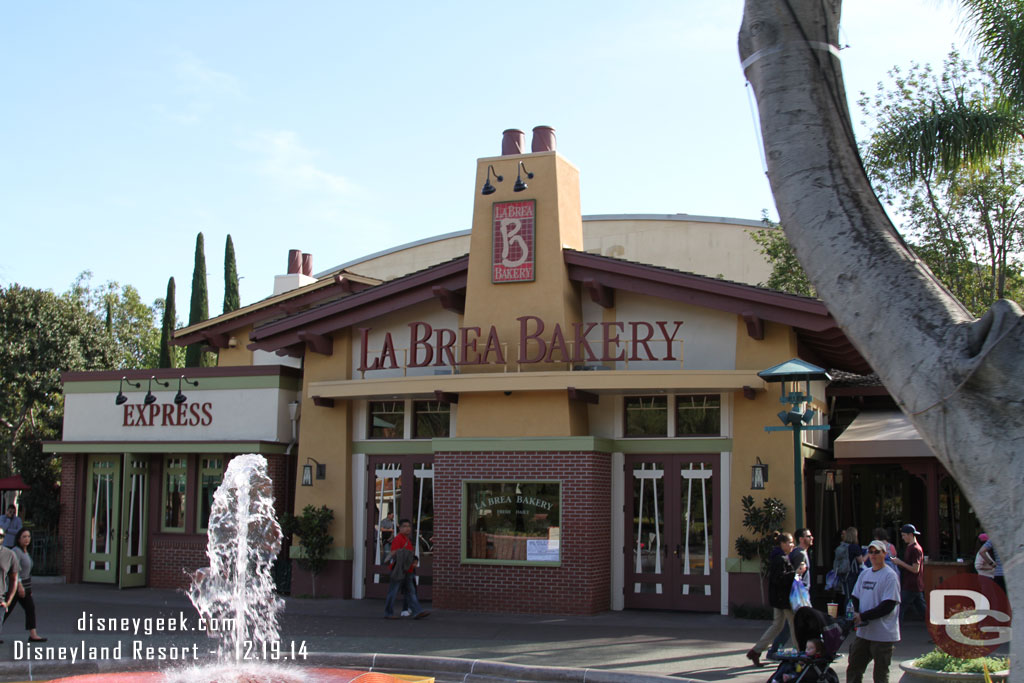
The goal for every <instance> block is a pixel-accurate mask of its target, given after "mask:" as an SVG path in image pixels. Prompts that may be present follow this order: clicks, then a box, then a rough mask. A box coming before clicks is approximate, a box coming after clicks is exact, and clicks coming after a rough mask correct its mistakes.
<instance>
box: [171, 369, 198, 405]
mask: <svg viewBox="0 0 1024 683" xmlns="http://www.w3.org/2000/svg"><path fill="white" fill-rule="evenodd" d="M182 382H184V383H185V384H191V385H192V386H194V387H198V386H199V380H191V379H189V378H188V377H185V375H182V376H181V377H179V378H178V393H177V394H176V395H175V397H174V404H175V405H179V406H180V405H181V404H182V403H184V402H185V401H187V400H188V398H187V397H186V396H185V394H183V393H181V383H182Z"/></svg>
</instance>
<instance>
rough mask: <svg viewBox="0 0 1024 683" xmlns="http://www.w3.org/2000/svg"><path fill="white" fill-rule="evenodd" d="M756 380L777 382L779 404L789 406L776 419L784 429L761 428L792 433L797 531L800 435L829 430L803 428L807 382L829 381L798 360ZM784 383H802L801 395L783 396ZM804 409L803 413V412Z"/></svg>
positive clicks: (810, 415)
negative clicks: (779, 388)
mask: <svg viewBox="0 0 1024 683" xmlns="http://www.w3.org/2000/svg"><path fill="white" fill-rule="evenodd" d="M757 376H758V377H760V378H761V379H763V380H764V381H765V382H768V383H771V382H779V383H780V387H781V396H780V397H779V403H783V404H786V403H788V404H789V409H788V410H783V411H781V412H780V413H779V419H780V420H781V421H782V424H783V425H785V426H783V427H775V426H769V427H765V428H764V430H765V431H766V432H785V431H791V432H793V487H794V493H795V496H796V501H795V505H796V526H797V528H800V527H803V525H804V494H803V489H804V485H803V478H804V459H803V454H802V453H801V452H800V444H801V439H800V433H801V432H803V431H817V430H824V429H828V428H829V426H828V425H812V424H807V423H809V422H810V421H811V420H813V419H814V413H815V411H814V408H812V407H811V406H810V402H811V399H812V397H811V381H812V380H826V381H827V380H830V379H832V378H831V377H830V376H829V374H828V373H827V372H825V369H824V368H819V367H818V366H817V365H811V364H810V363H807V362H805V361H802V360H800V359H799V358H794V359H792V360H787V361H786V362H785V363H780V364H779V365H776V366H774V367H770V368H768V369H767V370H762V371H761V372H759V373H757ZM787 382H803V383H804V391H802V392H801V391H799V389H798V388H797V389H796V390H794V391H790V392H789V393H786V383H787ZM805 406H806V409H805V408H804V407H805Z"/></svg>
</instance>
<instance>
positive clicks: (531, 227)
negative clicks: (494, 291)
mask: <svg viewBox="0 0 1024 683" xmlns="http://www.w3.org/2000/svg"><path fill="white" fill-rule="evenodd" d="M536 214H537V203H536V202H535V201H534V200H532V199H529V200H526V201H520V202H498V203H496V204H494V232H493V254H492V260H491V280H492V281H493V282H494V283H495V284H498V283H504V282H531V281H532V280H533V279H534V270H533V269H534V243H535V240H534V237H535V236H536V225H535V223H534V220H535V218H536Z"/></svg>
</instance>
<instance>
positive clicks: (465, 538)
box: [459, 478, 566, 567]
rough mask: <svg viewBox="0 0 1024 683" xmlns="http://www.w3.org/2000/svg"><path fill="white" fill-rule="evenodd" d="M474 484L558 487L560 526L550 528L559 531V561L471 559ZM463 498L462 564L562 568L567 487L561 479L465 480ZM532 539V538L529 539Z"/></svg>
mask: <svg viewBox="0 0 1024 683" xmlns="http://www.w3.org/2000/svg"><path fill="white" fill-rule="evenodd" d="M474 484H513V485H516V486H520V485H524V484H553V485H556V486H558V503H557V505H558V511H557V516H558V524H559V526H557V527H548V528H549V529H550V528H557V529H558V559H557V560H501V559H496V558H478V557H469V548H468V545H469V536H470V531H469V524H470V518H469V516H470V512H471V509H470V490H469V487H470V486H471V485H474ZM461 489H462V491H461V497H462V502H461V505H462V511H461V515H460V520H461V527H462V528H461V531H460V536H461V549H460V552H459V555H460V561H461V563H462V564H488V565H510V566H520V567H560V566H562V560H563V558H564V554H563V552H562V551H563V550H564V545H563V543H562V538H564V537H566V532H565V520H564V518H563V515H564V503H565V485H564V482H563V481H562V480H560V479H532V478H531V479H491V478H488V479H464V480H463V481H462V486H461ZM528 538H531V537H528ZM532 538H534V540H539V539H542V538H543V537H540V536H538V537H532Z"/></svg>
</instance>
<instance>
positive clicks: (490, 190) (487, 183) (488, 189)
mask: <svg viewBox="0 0 1024 683" xmlns="http://www.w3.org/2000/svg"><path fill="white" fill-rule="evenodd" d="M491 173H493V174H494V179H495V180H496V181H497V182H499V183H500V182H501V181H502V180H504V179H505V177H504V176H500V175H498V172H497V171H495V170H494V164H487V179H486V180H484V186H483V187H482V188H481V189H480V194H484V195H486V194H494V192H495V191H496V189H497V188H495V187H494V185H491Z"/></svg>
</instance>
